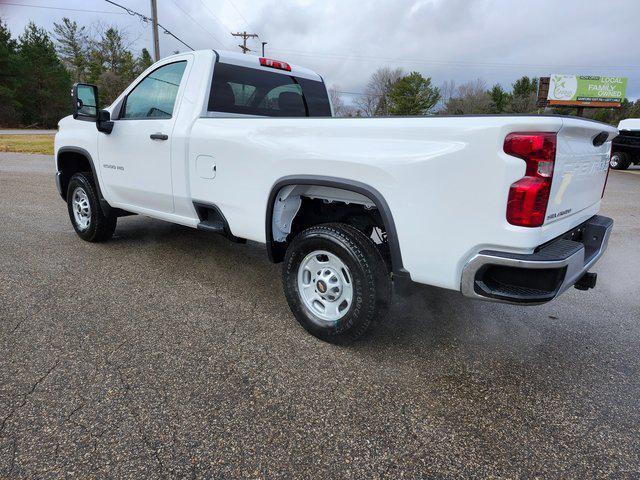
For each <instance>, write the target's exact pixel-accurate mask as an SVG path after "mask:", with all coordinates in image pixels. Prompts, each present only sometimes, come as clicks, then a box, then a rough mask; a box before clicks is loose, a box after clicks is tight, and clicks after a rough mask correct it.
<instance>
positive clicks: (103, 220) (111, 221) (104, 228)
mask: <svg viewBox="0 0 640 480" xmlns="http://www.w3.org/2000/svg"><path fill="white" fill-rule="evenodd" d="M67 209H68V211H69V218H70V219H71V224H72V225H73V228H74V229H75V231H76V233H77V234H78V236H79V237H80V238H81V239H83V240H85V241H87V242H104V241H105V240H109V239H110V238H111V237H112V235H113V232H114V231H115V229H116V223H117V221H118V217H116V216H115V215H109V216H107V215H105V214H104V213H103V211H102V207H101V206H100V200H99V197H98V191H97V189H96V186H95V183H94V181H93V177H92V176H91V174H90V173H76V174H75V175H73V176H72V177H71V180H69V187H68V188H67Z"/></svg>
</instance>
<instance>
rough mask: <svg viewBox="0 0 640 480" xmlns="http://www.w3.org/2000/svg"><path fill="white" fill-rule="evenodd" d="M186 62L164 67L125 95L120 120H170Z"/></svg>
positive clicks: (152, 73)
mask: <svg viewBox="0 0 640 480" xmlns="http://www.w3.org/2000/svg"><path fill="white" fill-rule="evenodd" d="M186 66H187V62H186V61H183V62H176V63H170V64H168V65H164V66H162V67H160V68H158V69H157V70H154V71H153V72H151V73H150V74H149V75H147V76H146V77H145V78H144V80H142V81H141V82H140V83H139V84H138V85H136V87H135V88H134V89H133V90H132V91H131V92H130V93H129V95H127V98H126V100H125V103H124V109H123V113H122V115H121V116H120V118H171V115H173V107H174V105H175V103H176V96H177V95H178V88H179V87H180V80H181V79H182V74H183V73H184V69H185V67H186Z"/></svg>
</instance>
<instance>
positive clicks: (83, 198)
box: [71, 187, 91, 232]
mask: <svg viewBox="0 0 640 480" xmlns="http://www.w3.org/2000/svg"><path fill="white" fill-rule="evenodd" d="M71 206H72V208H73V218H74V219H75V221H76V226H77V227H78V229H79V230H81V231H83V232H84V231H85V230H86V229H87V228H89V226H90V225H91V205H90V204H89V197H88V196H87V192H85V191H84V188H82V187H78V188H76V189H75V190H74V191H73V196H72V197H71Z"/></svg>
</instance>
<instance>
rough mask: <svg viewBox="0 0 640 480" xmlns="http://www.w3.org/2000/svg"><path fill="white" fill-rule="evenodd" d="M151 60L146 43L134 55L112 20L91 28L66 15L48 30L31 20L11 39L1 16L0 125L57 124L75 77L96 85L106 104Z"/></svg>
mask: <svg viewBox="0 0 640 480" xmlns="http://www.w3.org/2000/svg"><path fill="white" fill-rule="evenodd" d="M152 63H153V61H152V59H151V55H150V54H149V52H148V51H147V50H146V49H142V51H141V53H140V54H139V55H138V56H134V54H133V53H132V52H131V50H130V49H129V40H128V35H127V34H126V32H124V31H123V30H121V29H119V28H118V27H116V26H104V25H102V24H96V25H94V26H93V28H92V29H91V32H90V31H89V29H88V28H87V27H85V26H80V25H78V23H77V22H75V21H72V20H69V19H68V18H64V19H63V20H62V22H61V23H54V28H53V31H52V32H49V31H47V30H45V29H43V28H40V27H38V26H37V25H36V24H35V23H33V22H30V23H29V24H28V25H27V26H26V27H25V30H24V32H23V33H22V35H20V36H19V37H18V38H17V39H15V38H13V37H12V35H11V32H10V31H9V29H8V28H7V25H6V23H5V22H4V21H3V20H2V19H1V18H0V126H4V127H16V126H22V127H44V128H51V127H55V126H56V124H57V123H58V120H60V118H62V117H64V116H66V115H68V114H69V112H70V110H71V97H70V92H71V86H72V85H73V83H74V82H88V83H94V84H96V85H98V87H99V91H100V97H101V98H100V99H101V101H102V102H104V104H108V103H111V102H112V101H113V100H114V99H115V98H116V97H117V96H118V95H119V94H120V92H122V90H124V89H125V87H126V86H127V85H129V83H131V81H133V79H134V78H136V77H137V76H138V75H139V74H140V73H141V72H142V71H144V70H145V69H146V68H147V67H148V66H149V65H151V64H152Z"/></svg>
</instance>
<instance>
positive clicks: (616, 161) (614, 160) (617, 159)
mask: <svg viewBox="0 0 640 480" xmlns="http://www.w3.org/2000/svg"><path fill="white" fill-rule="evenodd" d="M619 164H620V155H618V154H617V153H614V154H613V155H611V160H609V165H611V168H618V165H619Z"/></svg>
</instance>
